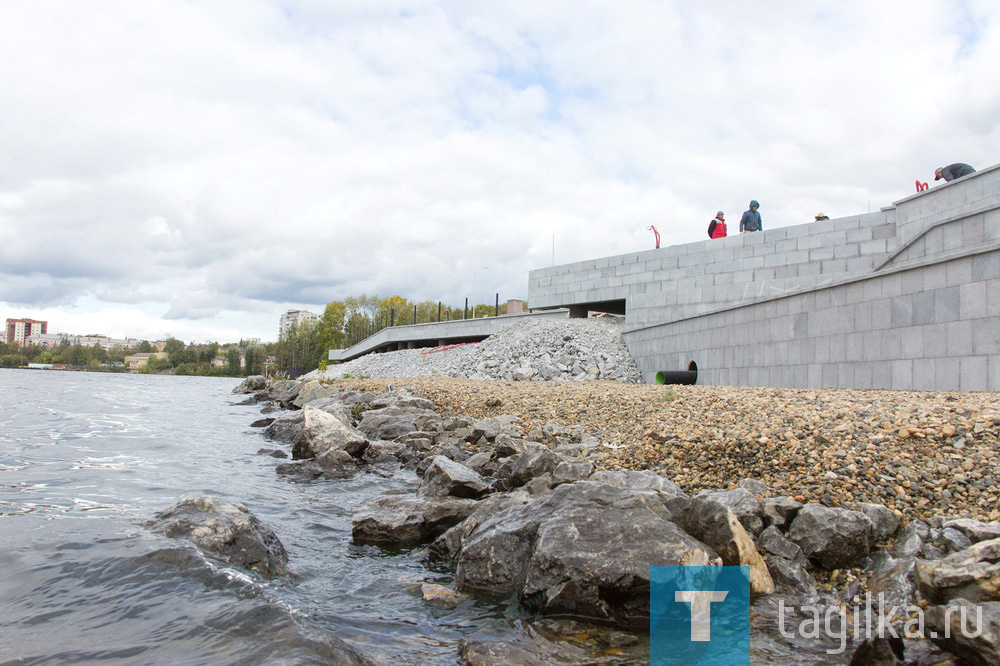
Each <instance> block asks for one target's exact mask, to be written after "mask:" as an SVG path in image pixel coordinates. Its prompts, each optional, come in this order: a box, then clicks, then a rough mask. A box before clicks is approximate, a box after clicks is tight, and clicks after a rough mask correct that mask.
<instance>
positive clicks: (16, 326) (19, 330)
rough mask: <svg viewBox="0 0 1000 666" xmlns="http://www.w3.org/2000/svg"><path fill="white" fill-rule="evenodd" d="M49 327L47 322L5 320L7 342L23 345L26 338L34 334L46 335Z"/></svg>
mask: <svg viewBox="0 0 1000 666" xmlns="http://www.w3.org/2000/svg"><path fill="white" fill-rule="evenodd" d="M48 327H49V322H47V321H36V320H34V319H7V327H6V328H7V342H12V343H16V344H24V343H25V341H26V340H27V338H28V337H29V336H31V335H34V334H36V333H46V332H47V330H48Z"/></svg>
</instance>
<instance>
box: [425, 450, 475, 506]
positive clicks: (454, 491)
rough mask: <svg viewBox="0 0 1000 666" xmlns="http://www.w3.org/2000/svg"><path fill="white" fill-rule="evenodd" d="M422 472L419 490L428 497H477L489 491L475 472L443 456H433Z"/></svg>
mask: <svg viewBox="0 0 1000 666" xmlns="http://www.w3.org/2000/svg"><path fill="white" fill-rule="evenodd" d="M430 460H431V462H430V465H429V466H428V467H427V469H426V471H425V472H424V478H423V482H422V483H421V486H420V492H421V493H422V494H424V495H426V496H428V497H448V496H451V497H463V498H466V499H479V498H480V497H482V496H483V495H485V494H487V493H488V492H489V491H490V487H489V484H487V483H486V481H485V480H484V479H483V477H481V476H480V475H479V474H478V473H477V472H475V471H473V470H471V469H469V468H468V467H466V466H465V465H462V464H461V463H457V462H455V461H454V460H449V459H448V458H446V457H444V456H434V457H433V458H431V459H430Z"/></svg>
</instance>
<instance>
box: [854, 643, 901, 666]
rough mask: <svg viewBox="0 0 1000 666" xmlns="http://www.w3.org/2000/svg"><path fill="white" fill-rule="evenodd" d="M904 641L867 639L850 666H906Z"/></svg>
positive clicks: (858, 649) (856, 650)
mask: <svg viewBox="0 0 1000 666" xmlns="http://www.w3.org/2000/svg"><path fill="white" fill-rule="evenodd" d="M904 664H906V661H905V660H904V657H903V639H902V638H899V637H896V638H892V637H889V638H882V637H876V638H866V639H865V640H864V641H862V642H861V643H860V644H859V645H858V647H857V648H855V650H854V653H853V654H852V655H851V663H850V666H904Z"/></svg>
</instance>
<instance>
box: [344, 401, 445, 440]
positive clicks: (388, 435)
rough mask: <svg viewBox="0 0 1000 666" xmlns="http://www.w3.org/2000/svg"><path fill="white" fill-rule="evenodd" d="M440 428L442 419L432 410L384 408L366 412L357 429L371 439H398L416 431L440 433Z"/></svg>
mask: <svg viewBox="0 0 1000 666" xmlns="http://www.w3.org/2000/svg"><path fill="white" fill-rule="evenodd" d="M440 426H441V419H440V417H438V415H437V414H435V413H434V412H432V411H430V410H426V409H414V408H409V407H383V408H381V409H371V410H368V411H366V412H364V414H362V416H361V420H360V421H359V422H358V426H357V427H358V430H360V431H361V432H363V433H365V435H367V436H368V437H369V438H371V439H396V438H397V437H401V436H403V435H407V434H409V433H411V432H413V431H415V430H420V431H430V432H438V431H440V430H441V427H440Z"/></svg>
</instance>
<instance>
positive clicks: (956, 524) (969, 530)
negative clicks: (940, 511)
mask: <svg viewBox="0 0 1000 666" xmlns="http://www.w3.org/2000/svg"><path fill="white" fill-rule="evenodd" d="M942 527H943V528H944V529H945V530H948V529H953V530H958V531H959V532H961V533H962V534H964V535H965V536H966V538H968V539H969V541H970V542H971V543H979V542H980V541H990V540H991V539H1000V525H998V524H996V523H983V522H980V521H978V520H972V519H971V518H956V519H954V520H948V521H945V523H944V524H943V525H942Z"/></svg>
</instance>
